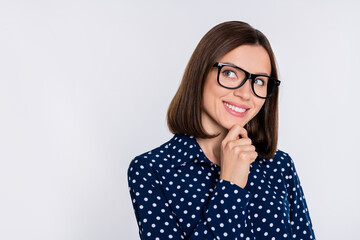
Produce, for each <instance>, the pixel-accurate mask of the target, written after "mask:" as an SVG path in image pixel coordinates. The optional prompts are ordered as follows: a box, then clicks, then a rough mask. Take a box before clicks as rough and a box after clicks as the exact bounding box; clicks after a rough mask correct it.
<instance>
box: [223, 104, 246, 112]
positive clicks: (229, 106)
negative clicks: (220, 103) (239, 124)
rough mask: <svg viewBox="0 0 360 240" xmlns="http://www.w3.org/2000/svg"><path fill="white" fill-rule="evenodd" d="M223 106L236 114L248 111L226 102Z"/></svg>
mask: <svg viewBox="0 0 360 240" xmlns="http://www.w3.org/2000/svg"><path fill="white" fill-rule="evenodd" d="M224 104H225V106H226V107H228V108H230V109H231V110H233V111H235V112H238V113H244V112H246V111H247V110H248V109H245V108H239V107H236V106H233V105H231V104H229V103H227V102H224Z"/></svg>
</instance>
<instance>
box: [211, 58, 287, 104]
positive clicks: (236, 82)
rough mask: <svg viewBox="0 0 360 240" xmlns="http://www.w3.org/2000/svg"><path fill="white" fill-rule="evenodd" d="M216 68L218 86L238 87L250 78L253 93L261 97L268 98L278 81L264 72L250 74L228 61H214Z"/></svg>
mask: <svg viewBox="0 0 360 240" xmlns="http://www.w3.org/2000/svg"><path fill="white" fill-rule="evenodd" d="M214 67H217V68H218V74H217V81H218V83H219V84H220V86H222V87H224V88H228V89H237V88H240V87H241V86H242V85H244V83H245V82H246V81H247V80H248V79H251V88H252V90H253V92H254V94H255V95H256V96H257V97H259V98H263V99H267V98H270V97H271V95H272V94H273V93H274V91H275V89H276V88H277V87H278V86H279V85H280V83H281V82H280V81H279V80H278V79H275V78H273V77H270V76H267V75H265V74H252V73H249V72H248V71H246V70H244V69H242V68H240V67H238V66H235V65H232V64H228V63H219V62H217V63H215V64H214Z"/></svg>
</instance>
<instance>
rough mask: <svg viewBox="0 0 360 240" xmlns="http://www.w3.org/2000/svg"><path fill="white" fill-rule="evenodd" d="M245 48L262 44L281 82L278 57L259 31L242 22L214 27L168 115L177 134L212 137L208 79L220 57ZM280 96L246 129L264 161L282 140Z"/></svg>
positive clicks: (202, 42) (195, 55)
mask: <svg viewBox="0 0 360 240" xmlns="http://www.w3.org/2000/svg"><path fill="white" fill-rule="evenodd" d="M241 45H260V46H262V47H263V48H264V49H265V50H266V51H267V53H268V54H269V57H270V62H271V74H270V76H271V77H274V78H276V79H278V74H277V68H276V63H275V56H274V53H273V51H272V49H271V46H270V43H269V41H268V39H267V38H266V37H265V35H264V34H263V33H261V32H260V31H259V30H257V29H254V28H253V27H251V26H250V25H249V24H247V23H245V22H240V21H229V22H224V23H221V24H219V25H217V26H215V27H213V28H212V29H211V30H210V31H209V32H207V33H206V34H205V36H204V37H203V38H202V39H201V40H200V42H199V44H198V45H197V47H196V49H195V50H194V52H193V54H192V56H191V58H190V61H189V63H188V64H187V66H186V69H185V72H184V76H183V78H182V81H181V84H180V87H179V89H178V90H177V92H176V94H175V96H174V98H173V99H172V101H171V103H170V106H169V109H168V112H167V125H168V127H169V130H170V131H171V132H172V133H173V134H188V135H192V136H194V137H197V138H212V137H216V136H217V135H209V134H208V133H207V132H206V131H205V129H204V128H203V126H202V123H201V112H202V96H203V89H204V83H205V79H206V77H207V75H208V73H209V71H210V70H211V68H212V67H213V65H214V64H215V63H216V62H217V60H218V59H219V58H221V57H222V56H224V55H225V54H226V53H228V52H230V51H231V50H233V49H235V48H237V47H239V46H241ZM278 93H279V88H276V90H275V91H274V93H273V95H272V96H271V97H270V98H268V99H266V100H265V103H264V105H263V106H262V108H261V109H260V111H259V112H258V114H257V115H256V116H255V117H254V118H253V119H251V120H250V121H249V122H248V123H247V124H246V125H245V126H244V128H245V129H246V130H247V132H248V136H249V138H251V140H252V142H253V144H254V146H255V148H256V151H257V152H258V154H259V155H260V156H261V157H262V158H271V157H273V156H274V155H275V152H276V149H277V141H278Z"/></svg>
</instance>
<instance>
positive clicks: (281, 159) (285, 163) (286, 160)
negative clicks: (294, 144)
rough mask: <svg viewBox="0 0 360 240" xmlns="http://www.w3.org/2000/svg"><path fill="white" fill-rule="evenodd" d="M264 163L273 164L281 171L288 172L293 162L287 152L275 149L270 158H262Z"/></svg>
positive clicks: (291, 169)
mask: <svg viewBox="0 0 360 240" xmlns="http://www.w3.org/2000/svg"><path fill="white" fill-rule="evenodd" d="M262 160H263V161H264V162H265V163H267V164H269V165H273V167H274V168H278V169H279V170H281V172H290V171H293V170H294V162H293V160H292V158H291V156H290V154H289V153H288V152H285V151H283V150H280V149H277V150H276V152H275V155H274V156H273V157H272V158H267V159H262Z"/></svg>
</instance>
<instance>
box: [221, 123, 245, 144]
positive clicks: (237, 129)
mask: <svg viewBox="0 0 360 240" xmlns="http://www.w3.org/2000/svg"><path fill="white" fill-rule="evenodd" d="M239 135H240V136H241V137H243V138H247V137H248V136H247V131H246V129H245V128H243V127H241V126H240V125H238V124H235V125H234V126H232V127H231V128H230V130H229V132H228V134H227V135H226V137H225V138H224V140H225V141H226V142H227V141H230V140H236V139H239Z"/></svg>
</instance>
